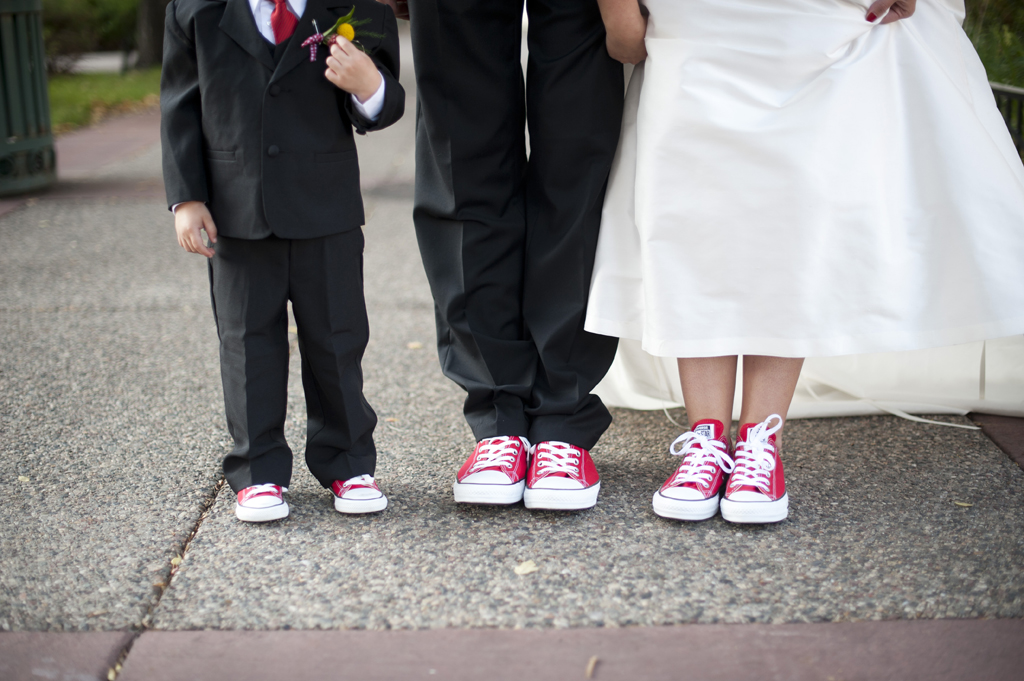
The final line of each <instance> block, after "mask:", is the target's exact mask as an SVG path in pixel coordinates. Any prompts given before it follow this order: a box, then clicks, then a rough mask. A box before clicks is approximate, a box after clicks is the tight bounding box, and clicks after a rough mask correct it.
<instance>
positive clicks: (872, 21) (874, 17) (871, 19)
mask: <svg viewBox="0 0 1024 681" xmlns="http://www.w3.org/2000/svg"><path fill="white" fill-rule="evenodd" d="M877 18H878V17H877V16H875V15H874V14H869V15H868V23H869V24H870V23H874V21H875V19H877Z"/></svg>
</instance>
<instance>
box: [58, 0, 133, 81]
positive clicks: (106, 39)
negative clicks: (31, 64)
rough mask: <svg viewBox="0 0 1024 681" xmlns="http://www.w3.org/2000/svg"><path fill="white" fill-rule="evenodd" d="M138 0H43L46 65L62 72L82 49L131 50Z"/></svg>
mask: <svg viewBox="0 0 1024 681" xmlns="http://www.w3.org/2000/svg"><path fill="white" fill-rule="evenodd" d="M138 9H139V0H43V42H44V44H45V46H46V60H47V68H48V69H49V70H50V72H51V73H64V72H67V71H70V70H71V69H72V68H74V65H75V62H76V61H77V60H78V58H79V56H81V55H82V54H83V53H85V52H115V51H119V52H127V51H130V50H133V49H135V46H136V30H137V26H138Z"/></svg>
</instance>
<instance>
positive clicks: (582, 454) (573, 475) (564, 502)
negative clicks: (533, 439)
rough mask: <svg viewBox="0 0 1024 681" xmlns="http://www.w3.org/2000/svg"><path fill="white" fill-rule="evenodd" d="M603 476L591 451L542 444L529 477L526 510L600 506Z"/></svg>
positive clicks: (536, 452)
mask: <svg viewBox="0 0 1024 681" xmlns="http://www.w3.org/2000/svg"><path fill="white" fill-rule="evenodd" d="M600 491H601V476H599V475H598V474H597V468H596V467H595V466H594V462H593V461H592V460H591V458H590V452H588V451H587V450H585V449H583V448H582V447H576V446H574V445H570V444H568V443H566V442H556V441H554V440H550V441H548V442H541V443H540V444H539V445H537V448H536V450H534V454H533V461H531V462H530V470H529V472H528V473H527V475H526V492H525V493H524V494H523V501H524V502H525V503H526V508H536V509H550V510H556V511H575V510H579V509H584V508H590V507H592V506H594V505H595V504H597V494H598V492H600Z"/></svg>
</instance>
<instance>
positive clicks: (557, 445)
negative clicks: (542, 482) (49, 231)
mask: <svg viewBox="0 0 1024 681" xmlns="http://www.w3.org/2000/svg"><path fill="white" fill-rule="evenodd" d="M536 457H537V472H538V473H540V474H541V475H549V474H551V473H567V474H568V475H579V473H580V459H579V457H578V456H577V454H576V450H575V449H573V448H572V445H570V444H567V443H565V442H554V441H549V442H545V443H544V444H543V445H538V446H537V452H536Z"/></svg>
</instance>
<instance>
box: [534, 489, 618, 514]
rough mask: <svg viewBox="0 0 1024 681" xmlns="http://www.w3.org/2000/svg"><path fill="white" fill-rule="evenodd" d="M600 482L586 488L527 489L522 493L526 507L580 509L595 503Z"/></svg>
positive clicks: (591, 506) (564, 509)
mask: <svg viewBox="0 0 1024 681" xmlns="http://www.w3.org/2000/svg"><path fill="white" fill-rule="evenodd" d="M600 491H601V483H600V482H599V483H597V484H595V485H592V486H591V487H587V488H586V489H527V490H526V492H524V493H523V502H525V504H526V508H531V509H536V510H548V511H581V510H583V509H585V508H593V507H594V506H595V505H596V504H597V493H598V492H600Z"/></svg>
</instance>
